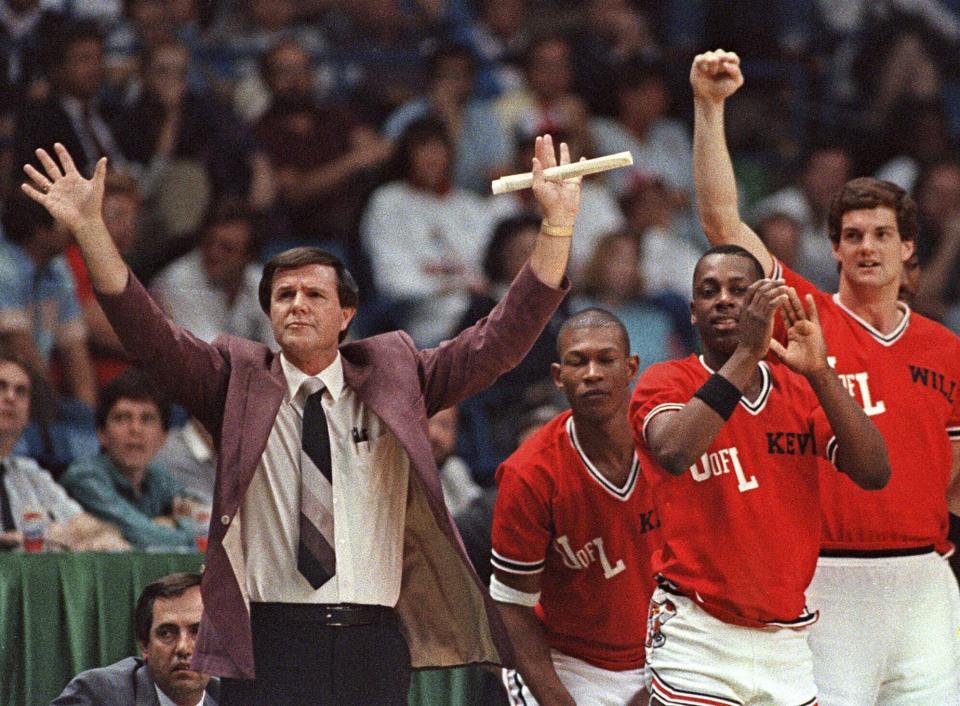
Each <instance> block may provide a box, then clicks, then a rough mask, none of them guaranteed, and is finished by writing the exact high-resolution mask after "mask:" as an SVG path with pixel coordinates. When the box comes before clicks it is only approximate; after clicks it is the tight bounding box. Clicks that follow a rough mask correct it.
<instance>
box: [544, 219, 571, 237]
mask: <svg viewBox="0 0 960 706" xmlns="http://www.w3.org/2000/svg"><path fill="white" fill-rule="evenodd" d="M540 232H541V233H543V234H544V235H549V236H550V237H551V238H569V237H571V236H572V235H573V226H552V225H550V224H549V223H547V222H546V221H541V222H540Z"/></svg>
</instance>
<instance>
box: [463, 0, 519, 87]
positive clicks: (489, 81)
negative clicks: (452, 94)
mask: <svg viewBox="0 0 960 706" xmlns="http://www.w3.org/2000/svg"><path fill="white" fill-rule="evenodd" d="M476 6H477V19H476V20H475V21H474V22H473V23H472V25H471V26H470V28H469V30H468V33H467V43H468V44H469V45H470V46H471V48H472V49H473V52H474V54H475V55H476V56H477V58H478V61H479V67H478V72H477V96H478V97H480V98H495V97H497V96H498V95H500V94H501V93H505V92H507V91H511V90H513V89H515V88H519V87H520V86H522V85H523V73H522V72H521V71H519V70H518V68H517V66H516V63H517V59H519V57H520V56H521V55H522V53H523V49H524V47H526V45H527V43H528V42H529V27H530V24H531V23H530V20H531V16H530V15H531V13H530V2H529V0H479V1H478V2H477V3H476Z"/></svg>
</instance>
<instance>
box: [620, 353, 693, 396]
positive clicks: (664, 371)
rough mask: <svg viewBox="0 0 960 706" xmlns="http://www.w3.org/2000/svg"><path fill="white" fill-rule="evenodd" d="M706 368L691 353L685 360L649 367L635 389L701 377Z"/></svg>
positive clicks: (665, 361)
mask: <svg viewBox="0 0 960 706" xmlns="http://www.w3.org/2000/svg"><path fill="white" fill-rule="evenodd" d="M705 374H706V366H705V365H704V364H703V361H702V360H701V359H700V356H698V355H696V354H695V353H692V354H690V355H688V356H687V357H686V358H679V359H675V360H664V361H660V362H659V363H653V364H651V365H649V366H648V367H647V368H646V369H645V370H644V371H643V372H642V373H641V374H640V378H639V380H638V381H637V387H638V388H640V387H641V386H649V385H651V384H660V383H669V382H672V381H673V382H676V381H681V380H690V379H695V378H700V377H703V376H704V375H705Z"/></svg>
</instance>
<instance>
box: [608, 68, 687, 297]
mask: <svg viewBox="0 0 960 706" xmlns="http://www.w3.org/2000/svg"><path fill="white" fill-rule="evenodd" d="M611 75H612V76H615V77H616V86H615V90H614V95H615V96H616V112H615V113H614V116H613V117H603V116H598V117H595V118H593V119H592V120H591V121H590V131H591V134H592V136H593V142H594V145H595V146H596V149H597V153H598V154H612V153H614V152H622V151H624V150H629V151H630V153H631V154H632V155H633V166H632V167H630V168H628V169H617V170H614V171H612V172H610V173H609V175H608V180H609V183H610V185H611V186H612V187H613V189H614V191H615V192H616V193H617V196H621V197H622V196H624V195H625V194H626V193H627V192H628V191H629V189H630V188H631V186H632V185H633V183H634V180H635V179H636V178H637V174H638V173H639V174H640V175H642V176H643V177H645V178H647V179H656V180H657V181H659V182H660V183H661V184H662V185H663V187H664V189H668V190H670V191H672V192H674V193H671V194H670V198H672V199H674V200H676V201H677V202H679V203H683V204H685V205H686V206H687V208H689V205H690V204H691V203H692V202H693V161H692V158H691V153H692V150H693V145H692V143H691V141H690V133H689V131H688V129H687V127H686V126H685V125H684V124H683V123H681V122H680V121H679V120H675V119H673V118H671V117H669V116H668V111H669V109H670V100H671V97H670V91H669V88H668V87H667V77H666V70H665V68H664V67H663V66H661V65H660V64H655V63H651V62H649V61H645V60H642V59H639V58H632V59H629V60H626V61H623V62H621V63H620V64H619V65H618V68H617V70H616V71H612V72H611ZM686 284H687V283H686V282H684V286H686Z"/></svg>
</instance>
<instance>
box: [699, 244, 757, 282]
mask: <svg viewBox="0 0 960 706" xmlns="http://www.w3.org/2000/svg"><path fill="white" fill-rule="evenodd" d="M711 255H734V256H736V257H742V258H743V259H744V260H748V261H749V262H750V264H751V265H752V266H753V269H754V272H755V274H756V275H757V279H763V278H764V277H766V276H767V275H766V273H765V272H764V271H763V265H761V264H760V261H759V260H758V259H757V258H756V257H755V256H754V254H753V253H752V252H750V251H749V250H747V249H746V248H742V247H740V246H739V245H733V244H727V245H714V246H713V247H712V248H710V249H709V250H707V251H706V252H705V253H703V255H701V256H700V259H699V260H697V264H696V266H695V267H694V268H693V280H694V282H696V280H697V273H698V272H699V271H700V263H701V262H703V261H704V260H706V259H707V258H708V257H710V256H711Z"/></svg>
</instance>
